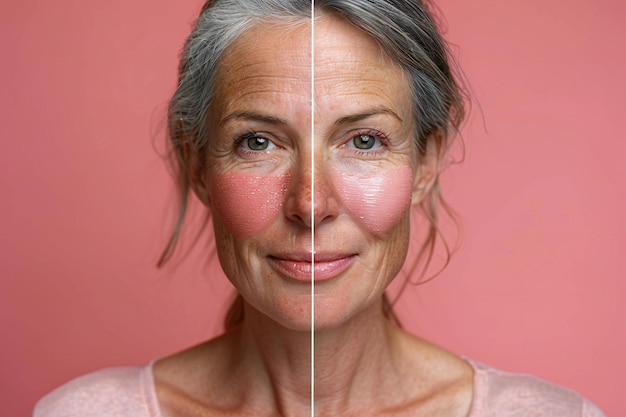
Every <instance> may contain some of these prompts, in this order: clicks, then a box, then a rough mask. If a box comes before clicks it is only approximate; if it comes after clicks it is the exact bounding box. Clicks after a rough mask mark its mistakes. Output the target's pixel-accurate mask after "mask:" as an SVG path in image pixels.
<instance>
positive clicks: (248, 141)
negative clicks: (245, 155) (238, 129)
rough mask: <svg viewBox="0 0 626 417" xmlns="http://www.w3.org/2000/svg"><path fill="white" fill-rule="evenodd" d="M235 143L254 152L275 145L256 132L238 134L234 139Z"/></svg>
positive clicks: (268, 148) (265, 149) (266, 149)
mask: <svg viewBox="0 0 626 417" xmlns="http://www.w3.org/2000/svg"><path fill="white" fill-rule="evenodd" d="M235 144H236V145H237V146H238V147H240V148H243V149H245V150H247V151H255V152H260V151H268V150H270V149H272V148H275V147H276V145H274V143H272V141H271V140H269V139H266V138H264V137H262V136H261V135H260V134H259V133H256V132H251V133H246V134H245V135H243V136H240V137H239V138H238V139H237V140H236V141H235Z"/></svg>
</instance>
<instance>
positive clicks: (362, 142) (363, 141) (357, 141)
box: [351, 134, 381, 150]
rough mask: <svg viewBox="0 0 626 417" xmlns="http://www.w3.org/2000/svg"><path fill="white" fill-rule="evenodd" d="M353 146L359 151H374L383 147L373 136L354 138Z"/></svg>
mask: <svg viewBox="0 0 626 417" xmlns="http://www.w3.org/2000/svg"><path fill="white" fill-rule="evenodd" d="M351 142H352V144H353V145H354V147H355V148H357V149H363V150H367V149H373V148H377V147H379V146H380V145H381V143H380V140H379V139H378V138H377V137H376V136H373V135H367V134H360V135H356V136H355V137H353V138H352V141H351Z"/></svg>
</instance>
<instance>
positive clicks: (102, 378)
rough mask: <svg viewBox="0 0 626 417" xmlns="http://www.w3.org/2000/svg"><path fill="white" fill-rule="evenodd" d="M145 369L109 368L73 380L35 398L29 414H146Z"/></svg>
mask: <svg viewBox="0 0 626 417" xmlns="http://www.w3.org/2000/svg"><path fill="white" fill-rule="evenodd" d="M147 369H148V366H144V367H125V368H109V369H103V370H100V371H97V372H93V373H90V374H87V375H84V376H81V377H79V378H76V379H73V380H71V381H70V382H68V383H66V384H64V385H62V386H60V387H59V388H57V389H55V390H54V391H52V392H51V393H49V394H48V395H46V396H45V397H43V398H42V399H41V400H39V402H38V403H37V405H36V406H35V409H34V412H33V417H56V416H63V417H71V416H84V417H103V416H122V417H123V416H139V417H143V416H146V417H148V416H150V415H151V414H150V410H149V405H148V404H147V403H146V401H147V396H146V383H145V382H146V381H144V379H145V378H144V376H146V375H147V373H148V371H147Z"/></svg>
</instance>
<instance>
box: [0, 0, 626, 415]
mask: <svg viewBox="0 0 626 417" xmlns="http://www.w3.org/2000/svg"><path fill="white" fill-rule="evenodd" d="M440 7H441V9H442V10H443V12H444V14H445V15H446V20H445V22H446V25H447V26H448V27H449V32H448V35H449V38H450V39H451V40H452V41H453V42H454V43H456V44H458V45H459V49H458V52H459V57H460V61H461V63H462V65H463V67H464V69H465V72H466V74H467V77H468V79H469V80H470V81H471V86H472V88H473V93H474V97H475V98H476V100H477V102H476V104H475V105H474V109H473V112H472V115H471V117H470V120H469V122H468V123H467V125H466V127H465V129H464V141H465V144H466V147H467V153H466V160H465V162H464V163H463V164H462V165H456V166H453V167H452V168H451V169H450V170H449V171H448V172H447V173H446V174H445V177H444V183H445V185H444V189H445V191H446V194H447V196H448V200H449V202H450V203H451V204H452V206H453V207H455V208H456V209H457V211H459V213H460V214H461V218H462V220H463V225H464V231H463V242H462V245H461V247H460V249H459V251H458V253H457V254H456V256H455V257H454V258H453V261H452V264H451V265H450V266H449V267H448V268H447V269H446V271H445V272H444V273H443V274H442V275H440V276H439V277H438V278H437V279H436V280H435V281H433V282H431V283H429V284H428V285H425V286H423V287H419V288H417V289H416V288H410V289H409V290H408V291H407V293H406V294H405V297H404V298H403V300H402V305H401V313H402V315H403V317H404V322H405V323H406V325H407V327H408V328H410V329H412V330H414V331H415V332H417V333H419V334H421V335H423V336H425V337H427V338H430V339H431V340H434V341H436V342H438V343H439V344H441V345H443V346H445V347H447V348H449V349H451V350H453V351H455V352H457V353H459V354H462V355H466V356H470V357H472V358H474V359H477V360H479V361H482V362H486V363H488V364H491V365H494V366H497V367H501V368H505V369H508V370H513V371H523V372H529V373H533V374H535V375H538V376H541V377H543V378H545V379H548V380H550V381H554V382H557V383H559V384H563V385H566V386H569V387H572V388H574V389H576V390H578V391H580V392H582V393H583V394H584V395H585V396H587V397H589V398H591V399H592V400H593V401H595V402H596V403H598V404H599V405H600V406H601V407H602V408H603V409H604V410H605V411H606V412H607V414H608V415H612V416H619V415H625V414H626V407H625V406H624V402H623V399H622V398H620V395H623V394H622V392H621V391H622V390H623V388H624V387H625V386H626V377H625V376H624V375H626V361H625V360H624V358H623V355H624V352H626V325H625V324H624V323H626V306H625V303H624V302H623V300H624V296H625V295H626V283H625V282H624V280H623V279H621V278H622V277H621V275H622V273H621V272H620V271H621V270H622V269H623V267H622V265H621V264H620V261H621V260H622V259H621V256H624V255H623V251H624V249H625V248H626V223H625V222H624V219H623V213H625V212H626V197H625V193H624V191H625V184H626V164H625V163H624V157H625V156H626V140H624V138H623V137H624V128H623V126H622V123H623V121H624V110H623V108H624V101H623V100H624V96H625V93H626V88H625V87H626V77H624V75H623V74H624V66H625V65H624V64H625V63H626V62H625V61H626V53H625V50H624V48H623V46H622V45H621V44H622V43H623V40H624V39H626V26H624V25H623V18H624V17H625V16H626V3H624V2H622V1H619V0H596V1H583V0H574V1H571V0H570V1H565V0H551V1H545V0H528V1H524V2H520V1H516V2H503V1H496V0H474V1H471V2H468V1H465V0H441V1H440ZM199 8H200V1H195V0H194V1H186V2H180V1H171V0H169V1H165V0H135V1H128V0H110V1H106V2H102V1H101V2H85V1H74V0H56V1H54V2H50V1H41V0H26V1H18V0H12V1H11V0H9V1H3V2H2V3H0V43H1V52H2V65H1V66H0V92H1V93H0V138H1V142H0V146H1V147H0V167H1V168H0V170H1V171H0V193H1V195H2V202H1V203H0V230H1V232H0V248H1V251H0V277H1V280H0V326H1V328H2V342H1V343H0V360H1V361H2V362H1V369H2V372H0V393H2V394H1V395H2V397H3V398H2V401H0V404H1V405H0V407H2V408H3V409H2V410H0V414H2V415H7V416H8V415H12V416H18V415H27V414H28V413H29V411H30V410H31V408H32V406H33V404H34V402H35V401H36V399H37V398H38V397H40V396H41V395H43V394H45V393H46V392H47V391H49V390H51V389H52V388H53V387H55V386H57V385H59V384H60V383H62V382H64V381H66V380H68V379H70V378H72V377H75V376H77V375H79V374H81V373H85V372H89V371H93V370H96V369H98V368H101V367H104V366H111V365H131V364H140V363H144V362H146V361H148V360H149V359H151V358H153V357H156V356H162V355H165V354H167V353H171V352H173V351H175V350H178V349H182V348H184V347H187V346H189V345H191V344H194V343H197V342H199V341H201V340H203V339H206V338H207V337H210V336H211V335H213V334H215V332H216V330H217V329H218V328H219V323H220V320H221V315H222V314H223V311H224V307H223V305H224V303H225V299H224V297H225V296H224V289H225V285H224V284H223V281H221V280H220V279H219V278H218V275H219V273H217V272H209V273H206V272H204V271H205V269H204V268H205V267H206V262H205V259H206V256H205V253H206V251H207V248H206V245H203V244H201V245H198V247H197V248H196V249H195V250H194V251H192V253H191V254H190V256H189V257H188V258H187V260H186V261H185V262H184V263H182V264H181V266H180V267H179V268H176V269H175V268H173V267H170V268H167V269H166V270H163V271H158V270H156V269H155V267H154V264H155V261H156V259H157V257H158V254H159V250H160V249H161V247H162V245H163V243H164V239H165V236H166V233H167V230H168V226H169V222H170V219H171V216H172V215H173V212H172V207H173V204H172V201H173V189H172V186H171V182H170V181H169V177H168V174H167V171H166V169H165V168H164V165H163V163H162V162H161V160H160V158H159V156H158V155H157V154H156V153H155V151H154V150H153V147H152V144H153V143H156V144H161V143H162V140H163V130H162V120H163V116H164V112H165V105H166V102H167V99H168V97H169V95H170V94H171V93H172V91H173V86H174V84H175V68H176V64H177V63H176V59H177V53H178V50H179V48H180V46H181V44H182V41H183V38H184V36H185V35H186V34H187V32H188V30H189V23H190V22H191V21H192V19H193V17H194V16H195V15H196V13H197V11H198V10H199ZM203 241H204V240H203ZM211 265H212V263H211V262H209V265H208V268H209V269H210V268H214V267H212V266H211Z"/></svg>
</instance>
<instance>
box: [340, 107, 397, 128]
mask: <svg viewBox="0 0 626 417" xmlns="http://www.w3.org/2000/svg"><path fill="white" fill-rule="evenodd" d="M379 114H388V115H391V116H393V117H395V118H396V119H398V120H399V121H400V122H403V120H402V118H401V117H400V116H398V114H397V113H396V112H394V111H393V110H391V109H388V108H386V107H381V108H376V109H372V110H368V111H366V112H363V113H358V114H351V115H349V116H344V117H341V118H339V119H337V121H335V125H336V126H341V125H347V124H350V123H355V122H360V121H361V120H365V119H367V118H369V117H372V116H378V115H379Z"/></svg>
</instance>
